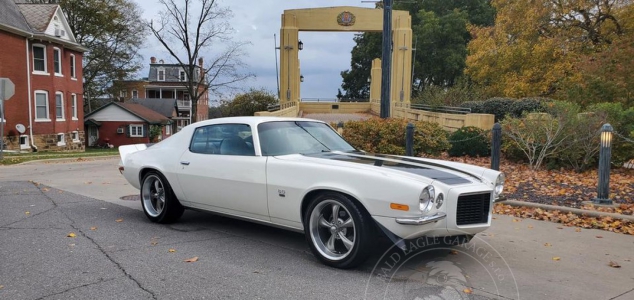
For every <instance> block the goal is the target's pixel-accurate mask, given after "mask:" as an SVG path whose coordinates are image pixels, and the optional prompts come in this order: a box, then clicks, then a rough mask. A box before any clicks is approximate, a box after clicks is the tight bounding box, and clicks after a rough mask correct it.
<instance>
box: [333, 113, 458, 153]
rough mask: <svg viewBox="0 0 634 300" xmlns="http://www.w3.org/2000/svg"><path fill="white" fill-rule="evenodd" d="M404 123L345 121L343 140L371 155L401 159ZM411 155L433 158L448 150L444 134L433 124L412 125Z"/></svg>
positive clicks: (403, 121)
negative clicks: (391, 156)
mask: <svg viewBox="0 0 634 300" xmlns="http://www.w3.org/2000/svg"><path fill="white" fill-rule="evenodd" d="M407 123H408V121H407V120H405V119H380V118H372V119H369V120H363V121H348V122H346V123H345V125H344V132H343V137H344V138H345V139H346V140H347V141H348V142H349V143H350V144H352V145H353V146H354V147H356V148H358V149H361V150H364V151H367V152H372V153H385V154H396V155H405V129H406V126H407ZM413 124H414V126H415V134H414V145H413V152H414V153H413V154H414V155H415V156H420V155H421V154H432V155H437V154H440V153H441V152H443V151H446V150H447V149H449V147H450V145H449V142H447V136H446V132H445V131H444V130H443V129H442V127H440V125H438V124H436V123H429V122H423V121H419V122H414V123H413Z"/></svg>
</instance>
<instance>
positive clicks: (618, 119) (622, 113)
mask: <svg viewBox="0 0 634 300" xmlns="http://www.w3.org/2000/svg"><path fill="white" fill-rule="evenodd" d="M586 110H587V111H588V112H593V113H595V114H597V115H599V116H600V117H602V120H603V123H610V125H612V127H613V128H614V132H615V137H614V139H612V159H611V160H612V163H614V164H615V165H616V166H621V165H623V163H624V162H626V161H628V160H630V159H632V158H634V142H632V140H634V107H630V108H628V109H625V108H624V107H623V105H621V103H598V104H594V105H591V106H589V107H588V108H587V109H586ZM626 139H629V141H628V140H626Z"/></svg>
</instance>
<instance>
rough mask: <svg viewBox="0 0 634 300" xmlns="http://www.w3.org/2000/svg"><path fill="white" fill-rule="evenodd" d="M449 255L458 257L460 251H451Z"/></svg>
mask: <svg viewBox="0 0 634 300" xmlns="http://www.w3.org/2000/svg"><path fill="white" fill-rule="evenodd" d="M449 254H451V255H458V250H451V251H450V252H449Z"/></svg>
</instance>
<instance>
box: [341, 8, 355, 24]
mask: <svg viewBox="0 0 634 300" xmlns="http://www.w3.org/2000/svg"><path fill="white" fill-rule="evenodd" d="M355 20H356V17H355V16H354V14H352V13H351V12H349V11H344V12H342V13H340V14H339V15H337V24H339V25H341V26H352V25H354V21H355Z"/></svg>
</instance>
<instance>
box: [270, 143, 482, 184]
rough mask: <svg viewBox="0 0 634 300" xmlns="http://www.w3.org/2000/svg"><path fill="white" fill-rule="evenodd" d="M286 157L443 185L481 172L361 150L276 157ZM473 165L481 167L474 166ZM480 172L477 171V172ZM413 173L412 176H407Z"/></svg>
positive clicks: (466, 180) (476, 179)
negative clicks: (371, 170)
mask: <svg viewBox="0 0 634 300" xmlns="http://www.w3.org/2000/svg"><path fill="white" fill-rule="evenodd" d="M278 158H280V159H288V160H302V161H311V162H315V163H321V164H324V163H326V164H331V165H337V166H342V167H345V166H349V167H352V166H360V165H361V166H365V168H370V169H372V168H380V169H382V170H383V171H387V172H394V173H400V174H403V172H404V173H407V174H409V175H414V177H416V176H422V177H426V178H428V179H431V180H434V181H440V182H442V183H444V184H446V185H460V184H468V183H472V182H482V178H481V175H482V172H474V171H476V170H470V171H465V170H464V169H463V168H458V167H457V166H452V163H451V162H444V161H439V160H425V159H418V158H412V157H402V156H394V155H381V154H369V153H364V152H354V153H350V152H336V151H335V152H323V153H315V154H301V155H287V156H284V157H278ZM475 169H481V168H480V167H476V168H475ZM478 173H479V174H478ZM408 177H412V176H408Z"/></svg>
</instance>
